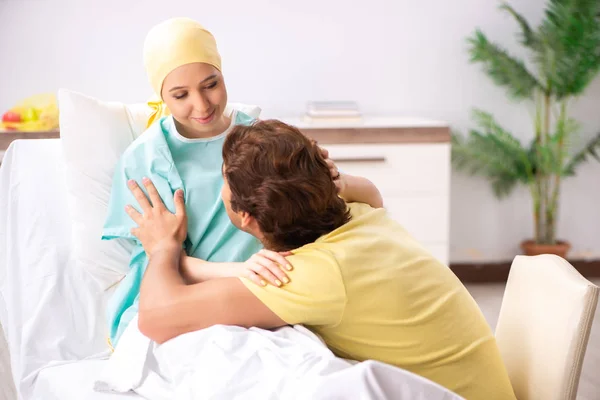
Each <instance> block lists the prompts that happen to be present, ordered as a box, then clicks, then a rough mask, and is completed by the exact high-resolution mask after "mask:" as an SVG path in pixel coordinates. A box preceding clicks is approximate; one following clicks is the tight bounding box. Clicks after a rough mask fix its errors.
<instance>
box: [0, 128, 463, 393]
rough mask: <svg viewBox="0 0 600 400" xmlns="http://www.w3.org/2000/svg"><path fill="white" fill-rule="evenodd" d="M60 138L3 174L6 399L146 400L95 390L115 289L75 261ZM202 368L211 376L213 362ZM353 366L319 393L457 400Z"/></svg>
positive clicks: (15, 147) (400, 374)
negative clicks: (107, 308) (107, 313)
mask: <svg viewBox="0 0 600 400" xmlns="http://www.w3.org/2000/svg"><path fill="white" fill-rule="evenodd" d="M61 140H63V139H48V140H18V141H15V142H13V143H12V144H11V146H10V147H9V149H8V150H7V152H6V154H5V156H4V159H3V161H2V165H1V167H0V325H1V327H2V329H1V330H0V400H17V399H23V400H30V399H42V400H53V399H57V400H58V399H60V400H70V399H77V400H81V399H90V400H96V399H97V400H119V399H132V398H142V397H141V396H140V395H139V394H136V393H134V392H132V391H129V392H126V393H114V392H113V393H108V392H100V391H96V390H94V387H95V382H96V381H97V380H98V379H99V376H100V375H101V374H102V373H105V372H106V366H107V363H109V362H110V360H109V357H110V356H111V353H110V351H109V348H108V346H107V343H106V332H107V331H106V326H105V318H104V310H105V305H106V301H107V299H108V298H109V296H110V294H111V290H112V288H110V287H107V286H106V282H104V281H103V280H102V279H99V278H98V277H97V276H94V274H91V273H90V272H89V271H87V270H85V269H83V268H80V267H79V266H78V264H77V263H76V262H75V260H74V255H73V254H74V252H73V248H72V243H73V242H74V240H75V239H78V238H77V237H76V236H77V235H79V233H75V232H80V231H81V228H82V227H81V226H77V222H74V221H72V213H71V212H70V211H72V210H70V207H71V206H70V205H71V204H73V203H72V202H70V201H69V196H71V195H72V193H71V194H69V190H68V187H67V179H66V176H67V175H68V168H67V166H66V162H65V157H64V154H63V153H64V146H63V145H62V144H63V143H61ZM93 147H94V146H93V145H92V146H91V148H92V149H93ZM80 156H81V157H82V158H85V157H86V154H82V155H80ZM90 156H91V154H90ZM91 200H92V201H93V200H94V199H93V197H92V198H91ZM90 209H91V210H92V211H91V212H94V211H93V207H90ZM290 329H291V328H290ZM323 348H324V349H326V348H325V347H324V346H323ZM319 351H322V350H319ZM323 354H325V353H323ZM225 361H227V360H225ZM330 361H335V360H334V359H333V358H331V359H330ZM200 362H202V363H204V365H203V366H202V367H203V368H207V370H210V367H211V362H213V361H212V360H211V359H210V358H207V359H203V360H200ZM220 363H221V364H220V365H221V367H223V366H225V367H227V365H224V364H223V360H221V361H220ZM356 365H357V368H350V369H347V370H344V371H341V372H340V371H338V373H337V374H335V376H334V374H333V373H332V374H331V379H329V380H327V382H325V384H323V385H321V386H320V388H319V391H320V392H321V393H322V395H323V396H327V397H324V398H364V399H370V398H394V399H439V400H442V399H443V400H453V399H459V397H458V396H456V395H454V394H452V393H450V392H449V391H447V390H445V389H443V388H441V387H440V386H438V385H436V384H434V383H432V382H429V381H427V380H425V379H423V378H421V377H417V376H415V375H412V374H410V373H408V372H406V371H402V370H400V369H398V368H394V367H391V366H385V365H382V364H381V363H379V364H378V363H372V362H367V363H360V364H356ZM261 367H262V365H261V364H260V363H259V364H258V366H257V368H254V370H252V371H247V370H244V368H240V369H239V371H238V376H235V377H231V378H232V379H234V380H235V379H240V376H239V374H240V373H243V374H245V375H247V376H256V377H261V376H263V375H261V374H264V376H268V371H261ZM264 367H265V368H267V365H265V366H264ZM227 370H228V369H227V368H224V369H223V371H224V372H220V374H221V375H226V374H227V372H226V371H227ZM323 371H324V372H323V373H322V374H321V375H327V370H326V369H324V370H323ZM284 375H285V374H284ZM284 375H283V376H282V378H281V379H282V383H285V379H286V378H285V376H284ZM264 376H263V377H264ZM221 377H222V378H223V379H225V381H226V380H227V379H228V378H229V377H227V376H221ZM296 378H298V374H297V372H296ZM298 382H301V380H300V381H298ZM229 389H231V388H229ZM200 390H201V388H200ZM198 393H199V394H200V395H201V394H202V393H201V392H198ZM198 393H197V394H198ZM250 393H255V392H252V388H251V387H246V388H245V389H240V390H239V391H238V392H237V393H235V395H233V396H232V394H231V392H230V393H228V394H227V395H225V394H222V395H219V393H218V391H217V392H213V393H212V395H211V396H210V398H224V399H229V398H244V399H245V398H250V399H251V398H260V397H256V395H251V394H250ZM274 393H275V392H274ZM356 396H357V397H356ZM382 396H383V397H382ZM150 397H152V396H150ZM150 397H149V398H150ZM157 398H158V397H157ZM206 398H208V397H206ZM262 398H267V397H262ZM268 398H284V397H279V396H278V395H277V394H276V393H275V394H271V395H270V396H269V397H268ZM286 398H289V397H286Z"/></svg>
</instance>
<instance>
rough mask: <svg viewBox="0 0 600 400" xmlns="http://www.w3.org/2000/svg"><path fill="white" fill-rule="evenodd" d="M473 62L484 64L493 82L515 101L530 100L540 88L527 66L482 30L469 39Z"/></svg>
mask: <svg viewBox="0 0 600 400" xmlns="http://www.w3.org/2000/svg"><path fill="white" fill-rule="evenodd" d="M468 42H469V44H470V48H469V52H470V54H471V62H477V63H482V64H483V65H484V69H485V71H486V73H487V74H488V75H489V76H490V77H491V78H492V80H493V81H494V82H495V83H496V84H498V85H500V86H503V87H505V88H506V89H507V90H508V93H509V94H510V96H511V97H513V98H515V99H529V98H531V97H532V96H533V93H534V91H535V89H536V88H538V87H540V85H539V83H538V81H537V80H536V78H535V77H534V76H533V75H532V74H531V73H530V72H529V71H528V70H527V68H526V67H525V64H524V63H523V62H522V61H520V60H517V59H515V58H513V57H512V56H510V55H509V54H508V52H507V51H506V50H504V49H502V48H501V47H500V46H499V45H497V44H495V43H491V42H490V41H489V40H488V39H487V37H486V36H485V35H484V34H483V32H481V31H480V30H476V31H475V33H474V35H473V36H472V37H470V38H469V39H468Z"/></svg>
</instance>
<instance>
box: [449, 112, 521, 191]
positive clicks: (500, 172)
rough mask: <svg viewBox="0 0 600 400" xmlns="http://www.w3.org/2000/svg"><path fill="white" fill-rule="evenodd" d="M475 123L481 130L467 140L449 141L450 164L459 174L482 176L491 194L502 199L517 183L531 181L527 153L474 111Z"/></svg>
mask: <svg viewBox="0 0 600 400" xmlns="http://www.w3.org/2000/svg"><path fill="white" fill-rule="evenodd" d="M474 119H475V121H476V122H477V124H478V125H479V127H480V130H475V129H474V130H471V131H470V132H469V135H468V137H467V138H463V137H461V136H460V135H458V134H454V135H453V137H452V163H453V164H454V166H455V167H456V168H457V169H458V170H462V171H465V172H467V173H470V174H471V175H478V176H484V177H486V178H488V179H489V180H490V182H491V185H492V189H493V191H494V194H495V195H496V196H498V197H499V198H503V197H505V196H507V195H508V194H510V193H511V191H512V189H513V188H514V187H515V186H516V185H517V184H518V183H528V182H530V181H531V179H532V178H533V175H532V171H533V167H532V165H531V163H530V158H529V154H528V152H527V150H526V149H525V148H523V146H522V145H521V143H520V142H519V141H518V140H517V139H516V138H515V137H514V136H513V135H511V134H510V133H509V132H507V131H506V130H505V129H503V128H502V127H501V126H500V125H499V124H498V123H497V122H496V121H495V120H494V118H493V117H492V116H491V115H490V114H488V113H486V112H483V111H480V110H476V111H475V112H474Z"/></svg>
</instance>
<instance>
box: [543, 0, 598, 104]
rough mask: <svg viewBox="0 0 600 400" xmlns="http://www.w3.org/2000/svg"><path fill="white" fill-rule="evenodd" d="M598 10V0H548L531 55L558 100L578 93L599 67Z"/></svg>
mask: <svg viewBox="0 0 600 400" xmlns="http://www.w3.org/2000/svg"><path fill="white" fill-rule="evenodd" d="M599 12H600V2H598V1H590V0H549V3H548V7H547V8H546V12H545V14H546V18H545V19H544V21H543V22H542V24H541V26H540V28H539V32H538V37H539V39H540V42H541V43H542V46H541V47H540V48H539V49H537V51H536V53H535V59H536V62H537V64H538V66H539V68H540V73H541V75H542V78H543V80H544V81H545V86H546V87H547V88H548V89H549V92H550V93H552V94H554V95H555V96H556V98H557V99H559V100H560V99H562V98H565V97H567V96H577V95H579V94H581V93H582V92H583V91H584V89H585V88H586V87H587V86H588V84H589V83H590V82H591V80H592V79H593V78H594V77H595V76H596V74H597V73H598V71H599V69H600V18H598V13H599Z"/></svg>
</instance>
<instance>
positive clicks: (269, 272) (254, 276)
mask: <svg viewBox="0 0 600 400" xmlns="http://www.w3.org/2000/svg"><path fill="white" fill-rule="evenodd" d="M290 255H292V253H291V252H283V253H277V252H275V251H270V250H265V249H263V250H261V251H259V252H258V253H256V254H254V255H253V256H252V257H250V258H249V259H248V261H246V262H243V263H240V264H238V265H239V267H237V269H238V271H237V273H238V276H244V277H246V278H248V279H250V280H251V281H252V282H254V283H256V284H257V285H259V286H266V285H267V282H269V283H270V284H272V285H273V286H278V287H281V286H282V285H283V284H285V283H289V282H290V279H289V277H288V276H287V274H286V273H285V272H283V269H284V268H285V269H286V270H288V271H291V270H292V265H291V264H290V263H289V262H288V261H287V260H286V259H285V257H286V256H290Z"/></svg>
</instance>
